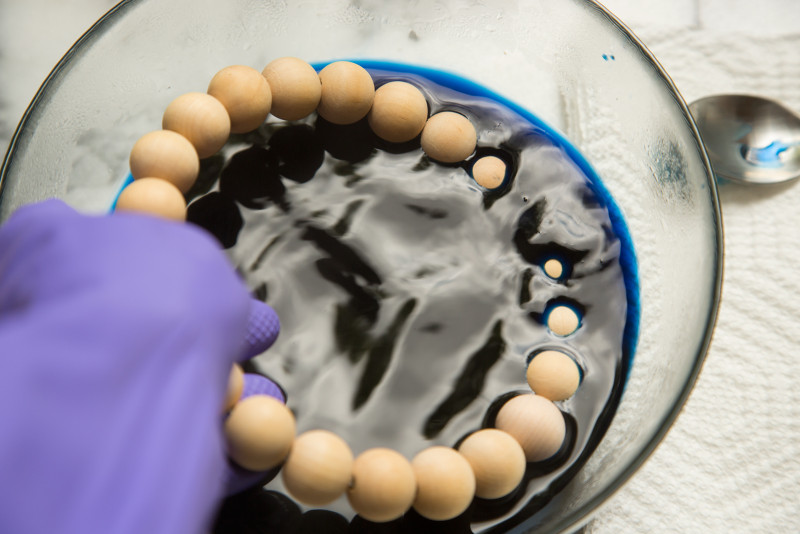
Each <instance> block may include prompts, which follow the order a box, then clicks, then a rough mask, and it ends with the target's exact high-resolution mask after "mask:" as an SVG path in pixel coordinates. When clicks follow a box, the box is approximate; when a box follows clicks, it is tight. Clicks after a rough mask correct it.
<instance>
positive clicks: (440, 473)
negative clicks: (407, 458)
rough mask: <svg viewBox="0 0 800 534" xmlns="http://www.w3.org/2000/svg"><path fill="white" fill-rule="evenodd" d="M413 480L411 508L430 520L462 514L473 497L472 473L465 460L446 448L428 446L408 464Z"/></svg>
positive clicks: (440, 519)
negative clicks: (412, 470) (413, 489)
mask: <svg viewBox="0 0 800 534" xmlns="http://www.w3.org/2000/svg"><path fill="white" fill-rule="evenodd" d="M411 467H413V468H414V476H416V478H417V497H416V498H415V499H414V509H415V510H416V511H417V512H418V513H419V514H420V515H421V516H422V517H426V518H428V519H432V520H434V521H445V520H447V519H452V518H454V517H457V516H459V515H461V514H462V513H464V511H465V510H466V509H467V508H468V507H469V505H470V503H471V502H472V499H473V497H474V496H475V474H474V473H473V472H472V467H471V466H470V465H469V462H468V461H467V459H466V458H464V457H463V456H461V455H460V454H459V453H458V452H457V451H455V450H454V449H451V448H449V447H439V446H436V447H429V448H427V449H425V450H423V451H422V452H420V453H419V454H417V455H416V456H415V457H414V459H413V460H412V461H411Z"/></svg>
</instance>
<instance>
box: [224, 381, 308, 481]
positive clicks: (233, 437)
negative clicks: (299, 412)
mask: <svg viewBox="0 0 800 534" xmlns="http://www.w3.org/2000/svg"><path fill="white" fill-rule="evenodd" d="M294 433H295V422H294V415H292V412H291V411H290V410H289V408H287V407H286V406H284V405H283V404H282V403H281V402H280V401H278V400H276V399H274V398H272V397H269V396H267V395H253V396H252V397H247V398H246V399H243V400H242V401H240V402H238V403H237V404H236V406H234V407H233V410H231V413H230V415H228V418H227V419H226V420H225V437H226V440H227V446H228V456H230V458H231V460H233V461H234V462H236V463H237V464H238V465H240V466H242V467H244V468H245V469H249V470H251V471H265V470H267V469H270V468H272V467H275V466H276V465H278V464H280V463H281V462H282V461H283V460H284V459H285V458H286V456H287V455H288V454H289V449H291V447H292V441H294Z"/></svg>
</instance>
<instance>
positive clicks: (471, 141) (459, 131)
mask: <svg viewBox="0 0 800 534" xmlns="http://www.w3.org/2000/svg"><path fill="white" fill-rule="evenodd" d="M477 141H478V134H477V133H476V132H475V127H474V126H473V125H472V123H471V122H470V121H469V119H468V118H466V117H465V116H464V115H461V114H460V113H456V112H454V111H442V112H440V113H437V114H436V115H433V116H432V117H431V118H430V119H428V122H427V123H426V124H425V128H423V129H422V138H421V139H420V143H421V144H422V150H424V151H425V153H426V154H427V155H428V157H430V158H431V159H435V160H436V161H441V162H442V163H457V162H459V161H463V160H465V159H467V158H468V157H469V156H470V154H472V153H473V152H474V151H475V144H476V143H477Z"/></svg>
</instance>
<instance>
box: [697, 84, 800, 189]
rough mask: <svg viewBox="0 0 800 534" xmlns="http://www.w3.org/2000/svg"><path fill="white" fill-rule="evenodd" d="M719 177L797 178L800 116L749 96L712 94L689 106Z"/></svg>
mask: <svg viewBox="0 0 800 534" xmlns="http://www.w3.org/2000/svg"><path fill="white" fill-rule="evenodd" d="M689 110H690V111H691V112H692V115H693V117H694V120H695V123H696V124H697V129H698V130H699V131H700V136H701V137H702V138H703V143H704V144H705V146H706V150H707V151H708V157H709V159H710V160H711V168H712V169H713V170H714V173H715V174H716V175H717V177H718V178H724V179H727V180H731V181H734V182H738V183H743V184H776V183H780V182H787V181H790V180H794V179H796V178H800V115H798V114H796V113H794V112H793V111H791V110H790V109H787V108H786V107H784V106H783V105H781V104H779V103H777V102H775V101H772V100H767V99H765V98H761V97H757V96H749V95H715V96H709V97H706V98H701V99H700V100H697V101H695V102H692V104H690V105H689Z"/></svg>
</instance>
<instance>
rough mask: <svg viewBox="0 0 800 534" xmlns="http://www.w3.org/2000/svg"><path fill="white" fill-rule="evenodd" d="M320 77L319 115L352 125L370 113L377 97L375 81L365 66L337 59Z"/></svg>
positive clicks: (331, 120)
mask: <svg viewBox="0 0 800 534" xmlns="http://www.w3.org/2000/svg"><path fill="white" fill-rule="evenodd" d="M319 80H320V82H321V83H322V94H321V97H320V101H319V107H317V113H319V115H320V117H322V118H323V119H325V120H326V121H329V122H332V123H334V124H352V123H354V122H357V121H360V120H361V119H363V118H364V117H366V116H367V113H368V112H369V110H370V108H371V107H372V100H373V99H374V98H375V83H374V82H373V81H372V76H370V75H369V72H367V71H366V70H365V69H364V68H363V67H361V66H360V65H356V64H355V63H351V62H350V61H335V62H333V63H331V64H330V65H328V66H326V67H325V68H324V69H322V70H321V71H320V72H319Z"/></svg>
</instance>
